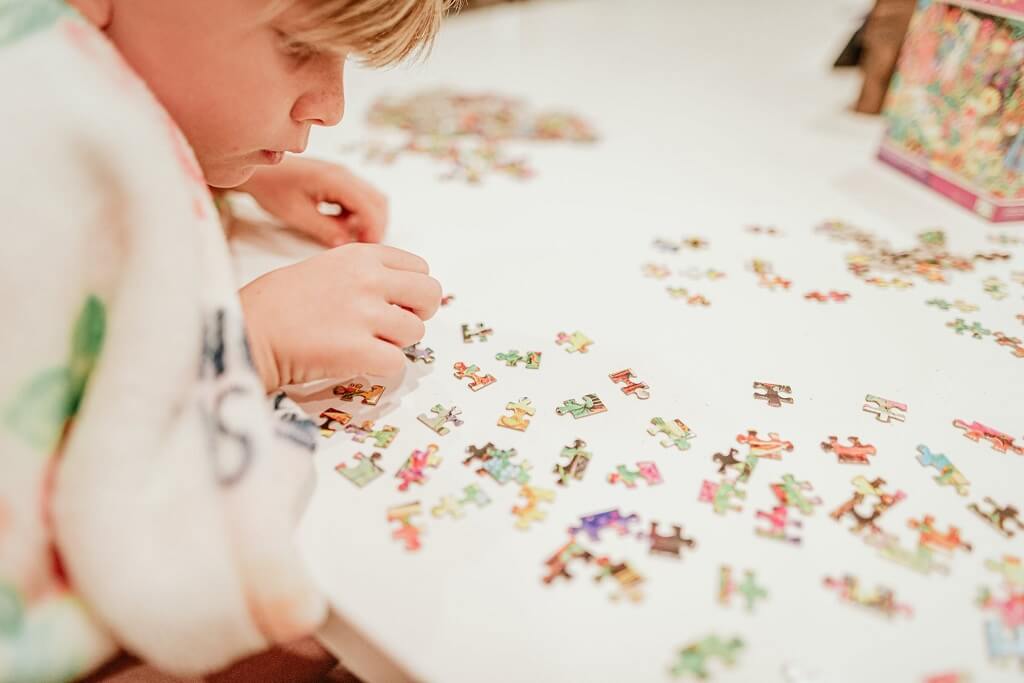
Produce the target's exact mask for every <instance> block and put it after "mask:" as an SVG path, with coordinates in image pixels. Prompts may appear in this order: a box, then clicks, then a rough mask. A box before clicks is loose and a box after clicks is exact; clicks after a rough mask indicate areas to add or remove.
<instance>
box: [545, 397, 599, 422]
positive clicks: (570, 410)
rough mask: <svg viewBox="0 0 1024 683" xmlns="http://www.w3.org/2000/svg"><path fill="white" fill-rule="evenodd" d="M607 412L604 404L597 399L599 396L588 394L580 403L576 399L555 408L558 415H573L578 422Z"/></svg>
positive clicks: (563, 402)
mask: <svg viewBox="0 0 1024 683" xmlns="http://www.w3.org/2000/svg"><path fill="white" fill-rule="evenodd" d="M607 410H608V409H607V408H605V406H604V402H603V401H602V400H601V399H600V398H598V397H597V394H586V395H584V396H583V398H582V399H580V400H579V401H577V400H576V399H574V398H570V399H566V400H564V401H562V405H560V406H558V407H557V408H555V413H556V414H558V415H572V417H573V419H574V420H578V419H580V418H581V417H590V416H591V415H597V414H598V413H604V412H607Z"/></svg>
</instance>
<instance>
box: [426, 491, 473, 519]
mask: <svg viewBox="0 0 1024 683" xmlns="http://www.w3.org/2000/svg"><path fill="white" fill-rule="evenodd" d="M430 514H431V515H433V516H434V517H444V516H445V515H448V516H450V517H451V518H452V519H462V518H463V517H464V516H465V514H466V513H465V512H464V511H463V509H462V505H461V504H460V503H459V501H458V499H457V498H456V497H455V496H442V497H441V500H440V501H439V502H438V504H437V505H435V506H434V507H432V508H430Z"/></svg>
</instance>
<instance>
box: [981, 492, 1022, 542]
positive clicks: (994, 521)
mask: <svg viewBox="0 0 1024 683" xmlns="http://www.w3.org/2000/svg"><path fill="white" fill-rule="evenodd" d="M984 502H985V503H986V504H987V505H989V506H990V507H991V508H992V509H991V510H989V511H988V512H985V511H983V510H982V509H981V508H980V507H978V504H977V503H971V504H970V505H968V506H967V509H968V510H970V511H971V512H973V513H974V514H976V515H978V516H979V517H981V518H982V519H983V520H985V522H986V523H987V524H988V525H989V526H990V527H992V528H993V529H995V530H996V531H998V532H999V533H1001V534H1002V535H1003V536H1006V537H1007V538H1013V532H1012V531H1010V530H1009V529H1007V528H1006V525H1007V524H1011V525H1013V526H1015V527H1017V529H1019V530H1021V531H1024V522H1022V521H1021V519H1020V517H1019V516H1018V515H1019V514H1020V511H1019V510H1017V508H1016V507H1014V506H1013V505H1006V506H1000V505H999V503H997V502H995V501H994V500H992V499H991V498H989V497H988V496H986V497H985V498H984Z"/></svg>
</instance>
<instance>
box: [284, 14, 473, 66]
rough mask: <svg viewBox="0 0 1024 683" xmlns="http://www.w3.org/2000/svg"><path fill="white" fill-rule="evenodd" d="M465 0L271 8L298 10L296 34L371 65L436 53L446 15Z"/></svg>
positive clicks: (307, 40) (315, 43) (293, 32)
mask: <svg viewBox="0 0 1024 683" xmlns="http://www.w3.org/2000/svg"><path fill="white" fill-rule="evenodd" d="M459 4H460V0H277V1H276V2H274V3H272V4H271V6H270V8H269V11H270V13H271V15H272V16H275V17H277V16H280V15H281V14H283V13H285V12H286V11H290V10H294V12H295V15H296V16H297V17H299V25H298V27H297V29H296V30H295V31H292V32H291V34H290V37H291V38H292V39H293V40H295V41H301V42H303V43H307V44H309V45H312V46H315V47H318V48H326V49H345V50H350V51H352V52H354V53H355V54H356V55H358V56H359V57H360V58H361V60H362V61H363V62H364V63H366V64H368V65H370V66H377V67H380V66H391V65H393V64H397V63H398V62H401V61H402V60H404V59H406V58H408V57H410V56H416V57H419V56H423V55H425V54H426V53H428V52H429V51H430V48H431V46H432V44H433V42H434V37H435V36H436V35H437V31H438V29H439V28H440V26H441V19H442V18H443V17H444V15H445V14H447V13H448V12H449V11H452V10H454V9H457V8H458V6H459Z"/></svg>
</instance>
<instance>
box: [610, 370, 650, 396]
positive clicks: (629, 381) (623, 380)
mask: <svg viewBox="0 0 1024 683" xmlns="http://www.w3.org/2000/svg"><path fill="white" fill-rule="evenodd" d="M635 377H636V375H634V374H633V371H632V370H630V369H629V368H626V369H625V370H619V371H618V372H613V373H611V374H610V375H608V379H610V380H611V381H612V383H613V384H625V385H626V386H624V387H622V393H624V394H626V395H627V396H636V397H637V398H638V399H640V400H642V401H643V400H647V399H649V398H650V397H651V394H650V392H649V391H648V389H650V387H649V386H647V385H646V384H644V383H643V382H634V381H633V379H634V378H635Z"/></svg>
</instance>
